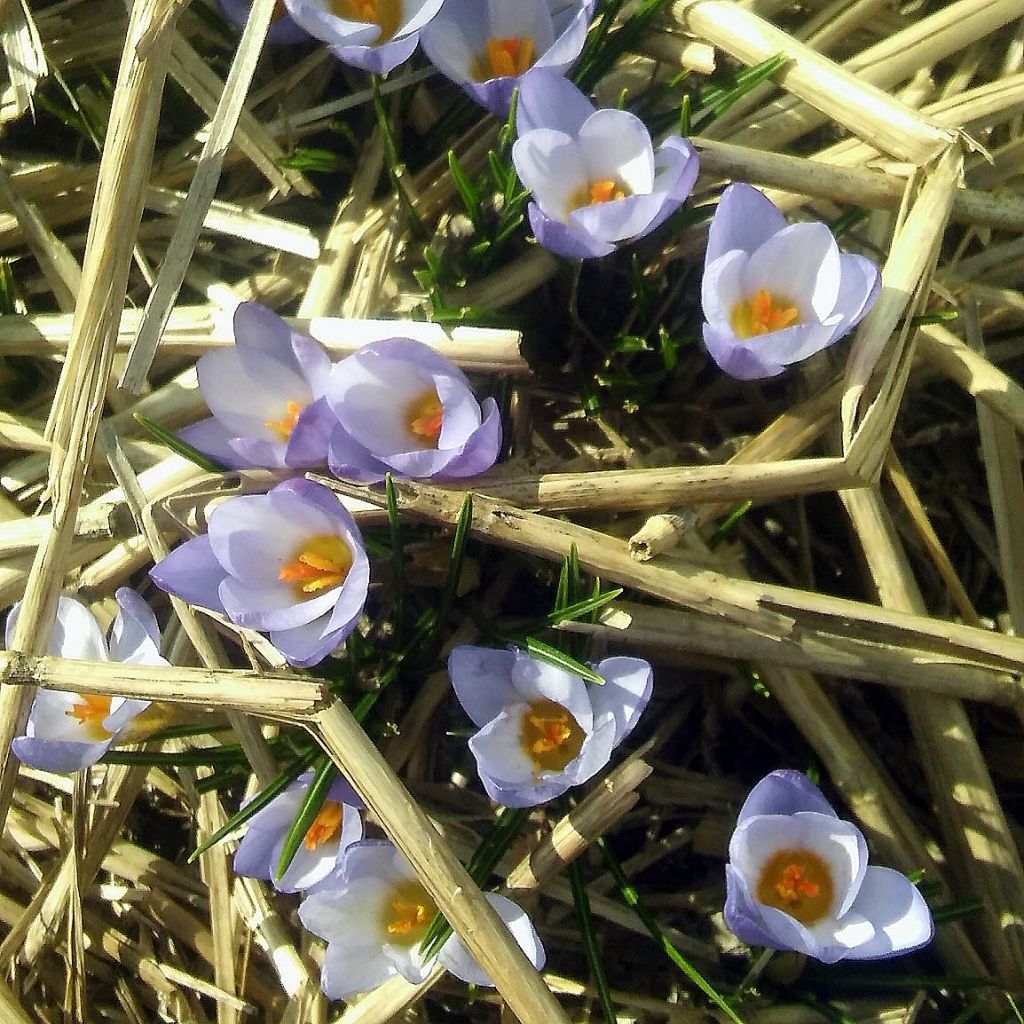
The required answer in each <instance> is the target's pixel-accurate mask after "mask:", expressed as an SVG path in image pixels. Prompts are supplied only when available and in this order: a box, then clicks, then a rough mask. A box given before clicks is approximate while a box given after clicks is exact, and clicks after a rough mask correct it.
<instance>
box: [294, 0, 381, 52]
mask: <svg viewBox="0 0 1024 1024" xmlns="http://www.w3.org/2000/svg"><path fill="white" fill-rule="evenodd" d="M284 5H285V7H287V8H288V13H289V14H290V15H291V18H292V20H293V21H294V22H296V24H298V25H300V26H301V27H302V28H304V29H305V30H306V31H307V32H308V33H309V34H310V35H311V36H313V37H314V38H316V39H320V40H322V41H323V42H325V43H329V44H332V45H336V46H341V45H346V44H349V45H351V44H357V43H372V42H373V41H374V40H375V39H377V37H378V36H379V35H380V26H379V25H374V24H371V23H367V22H365V21H350V20H349V19H347V18H340V17H338V16H337V15H336V14H333V13H331V11H330V5H329V4H326V3H317V2H316V0H284Z"/></svg>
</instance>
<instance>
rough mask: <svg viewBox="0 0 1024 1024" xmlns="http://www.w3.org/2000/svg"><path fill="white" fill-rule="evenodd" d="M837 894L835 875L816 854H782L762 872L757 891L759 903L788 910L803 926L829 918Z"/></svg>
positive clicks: (791, 852)
mask: <svg viewBox="0 0 1024 1024" xmlns="http://www.w3.org/2000/svg"><path fill="white" fill-rule="evenodd" d="M834 893H835V885H834V884H833V881H832V871H831V870H830V868H829V866H828V864H826V863H825V860H824V859H823V858H822V857H819V856H818V854H816V853H815V852H814V851H813V850H779V852H778V853H776V854H774V855H773V856H772V857H770V858H769V859H768V861H767V862H766V863H765V865H764V867H763V868H762V869H761V877H760V878H759V879H758V880H757V889H756V896H757V900H758V902H759V903H763V904H764V905H765V906H768V907H776V908H777V909H779V910H784V911H785V912H786V913H787V914H789V915H790V917H795V918H796V919H797V920H798V921H799V922H800V923H801V924H817V923H818V922H819V921H821V920H822V919H823V918H825V917H827V916H828V913H829V910H830V909H831V907H832V897H833V894H834Z"/></svg>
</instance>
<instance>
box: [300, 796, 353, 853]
mask: <svg viewBox="0 0 1024 1024" xmlns="http://www.w3.org/2000/svg"><path fill="white" fill-rule="evenodd" d="M343 813H344V808H343V807H342V806H341V804H339V803H338V801H337V800H326V801H325V802H324V805H323V807H321V808H320V813H319V814H318V815H317V816H316V817H315V818H314V819H313V824H312V825H310V826H309V828H308V829H307V830H306V838H305V839H304V840H303V842H305V844H306V849H307V850H315V849H316V848H317V847H318V846H320V845H321V844H322V843H328V842H330V841H331V840H332V839H333V838H334V837H335V836H336V835H337V834H338V833H339V832H340V831H341V819H342V817H343Z"/></svg>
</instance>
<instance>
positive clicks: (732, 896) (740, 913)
mask: <svg viewBox="0 0 1024 1024" xmlns="http://www.w3.org/2000/svg"><path fill="white" fill-rule="evenodd" d="M762 909H763V908H762V906H761V905H760V904H759V903H755V901H754V898H753V897H752V896H751V894H750V889H749V887H748V886H747V883H746V880H745V879H744V877H743V876H742V875H741V874H740V873H739V872H738V871H737V870H736V869H735V868H734V867H733V866H732V865H731V864H726V865H725V908H724V910H723V914H722V916H723V917H724V918H725V926H726V927H727V928H728V929H729V931H731V932H732V933H733V935H735V936H736V937H737V938H738V939H740V940H741V941H742V942H745V943H746V944H747V945H748V946H767V947H769V948H770V949H778V948H780V947H779V946H778V945H776V942H775V939H774V938H773V937H772V936H771V935H769V934H768V932H767V931H766V930H765V926H764V922H763V919H762V915H761V910H762Z"/></svg>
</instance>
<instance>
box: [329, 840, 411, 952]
mask: <svg viewBox="0 0 1024 1024" xmlns="http://www.w3.org/2000/svg"><path fill="white" fill-rule="evenodd" d="M345 875H346V877H347V878H348V883H347V884H348V885H349V886H350V887H354V886H355V883H356V882H359V883H361V884H360V886H359V888H360V889H362V888H363V885H362V883H363V882H364V880H376V881H378V882H383V883H385V884H387V885H388V886H391V885H397V884H398V883H399V882H403V881H409V880H411V879H415V878H416V873H415V872H414V871H413V870H412V868H411V867H410V865H409V863H408V861H406V859H405V857H403V856H402V855H401V854H400V853H399V852H398V850H396V849H395V847H394V846H393V845H392V844H391V843H389V842H388V841H387V840H385V839H364V840H363V841H362V842H361V843H355V844H354V845H352V846H350V847H349V848H348V849H347V850H346V851H345ZM318 934H320V933H318Z"/></svg>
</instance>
